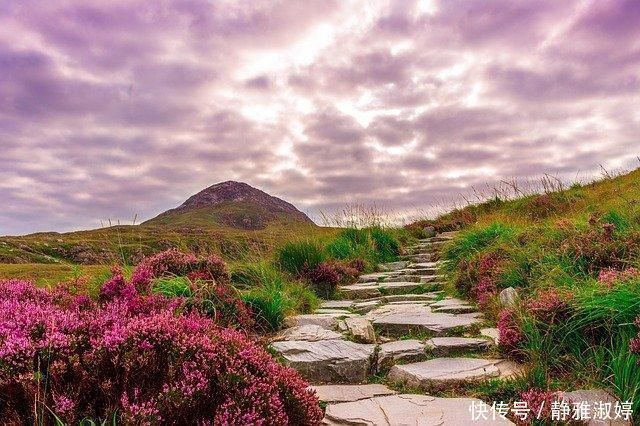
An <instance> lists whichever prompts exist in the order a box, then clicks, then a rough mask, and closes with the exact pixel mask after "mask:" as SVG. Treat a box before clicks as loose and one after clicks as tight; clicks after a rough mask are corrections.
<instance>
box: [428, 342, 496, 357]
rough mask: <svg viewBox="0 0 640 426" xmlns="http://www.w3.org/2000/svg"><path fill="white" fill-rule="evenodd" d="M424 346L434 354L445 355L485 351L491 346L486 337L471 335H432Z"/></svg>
mask: <svg viewBox="0 0 640 426" xmlns="http://www.w3.org/2000/svg"><path fill="white" fill-rule="evenodd" d="M426 347H427V349H429V350H430V351H431V352H432V353H433V354H434V355H438V356H445V355H453V354H460V353H462V352H481V351H486V350H488V349H489V348H490V347H491V343H490V342H489V341H488V340H487V339H475V338H472V337H434V338H432V339H429V340H427V341H426Z"/></svg>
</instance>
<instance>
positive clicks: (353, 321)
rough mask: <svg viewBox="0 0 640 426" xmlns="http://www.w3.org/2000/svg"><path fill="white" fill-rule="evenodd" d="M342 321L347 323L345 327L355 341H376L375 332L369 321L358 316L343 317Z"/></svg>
mask: <svg viewBox="0 0 640 426" xmlns="http://www.w3.org/2000/svg"><path fill="white" fill-rule="evenodd" d="M344 323H345V324H346V325H347V329H348V330H349V332H350V333H351V335H352V336H353V338H354V339H355V340H356V341H357V342H360V343H375V342H376V332H375V331H374V330H373V326H372V325H371V321H369V320H367V319H364V318H360V317H353V318H347V319H345V320H344Z"/></svg>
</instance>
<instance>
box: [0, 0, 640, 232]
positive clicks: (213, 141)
mask: <svg viewBox="0 0 640 426" xmlns="http://www.w3.org/2000/svg"><path fill="white" fill-rule="evenodd" d="M425 3H426V5H427V7H426V8H425V7H423V6H424V5H425ZM639 20H640V6H639V5H638V2H637V1H634V0H622V1H617V0H604V1H597V2H596V1H593V2H581V1H578V0H569V1H562V2H558V1H551V0H549V1H546V0H545V1H542V2H535V3H534V2H530V1H524V0H518V1H504V0H489V1H482V2H468V1H464V0H447V1H444V0H438V1H434V2H432V3H430V2H419V1H412V0H409V1H390V2H374V3H371V2H365V1H362V0H353V1H346V2H338V1H326V0H317V1H316V0H313V1H305V2H300V1H294V0H280V1H276V2H268V1H264V2H263V1H258V2H226V1H221V2H210V1H207V0H171V1H166V2H144V1H142V0H134V1H119V0H117V1H106V0H104V1H103V0H99V1H94V2H90V4H89V3H87V2H83V1H80V0H69V1H50V2H40V1H35V0H21V1H17V0H10V1H8V2H4V3H2V4H1V5H0V141H1V149H2V155H0V197H1V199H2V200H3V209H2V210H0V235H1V234H17V233H25V232H33V231H42V230H72V229H80V228H86V227H91V226H98V225H99V224H100V220H105V219H107V218H111V219H112V220H113V221H116V220H118V219H121V220H122V221H123V222H130V220H131V218H132V217H133V216H134V214H136V213H137V214H138V215H139V217H141V218H147V217H151V216H153V215H155V214H157V213H158V212H160V211H162V210H166V209H168V208H171V207H175V205H177V204H179V203H180V202H182V201H183V200H184V199H185V198H186V197H187V196H189V195H191V194H192V193H195V192H197V191H199V190H200V189H202V188H204V187H207V186H209V185H211V184H213V183H215V182H218V181H223V180H229V179H234V180H242V181H246V182H248V183H250V184H253V185H256V186H258V187H260V188H262V189H264V190H266V191H268V192H271V193H273V194H275V195H278V196H281V197H284V198H286V199H287V200H289V201H291V202H293V203H294V204H296V205H298V206H299V207H301V208H302V209H303V210H305V211H307V212H308V213H310V214H311V215H312V216H313V217H316V218H318V212H319V211H324V212H330V211H331V210H332V209H338V208H340V207H342V206H343V205H344V204H345V203H355V202H362V203H376V204H377V205H379V206H386V207H389V208H391V207H394V208H398V209H401V210H406V211H414V212H415V211H423V210H426V209H428V208H430V206H432V205H434V204H437V203H441V202H446V203H450V202H451V200H452V199H455V198H456V196H457V195H458V194H459V193H465V192H468V191H470V188H471V187H472V186H474V187H480V186H483V185H484V184H485V183H489V184H494V183H497V182H500V181H501V180H504V179H510V178H512V177H519V178H521V179H530V178H533V177H535V176H538V175H540V174H541V173H551V174H555V175H557V176H558V177H560V178H561V179H565V180H571V179H574V178H575V176H576V173H578V172H579V173H580V176H582V177H586V176H590V175H593V174H596V173H598V171H599V166H600V164H602V165H604V166H605V167H609V168H616V167H625V166H630V165H632V164H634V162H636V161H637V160H636V155H638V152H637V147H638V140H637V135H638V134H639V133H640V118H639V117H638V115H637V109H638V108H637V107H638V105H640V80H639V78H640V77H639V76H638V72H637V70H638V69H640V44H638V42H637V40H639V39H640V26H638V25H637V22H638V21H639Z"/></svg>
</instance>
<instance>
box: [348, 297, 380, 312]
mask: <svg viewBox="0 0 640 426" xmlns="http://www.w3.org/2000/svg"><path fill="white" fill-rule="evenodd" d="M381 303H382V301H380V300H367V301H363V302H356V303H354V305H353V310H354V311H356V312H358V313H360V314H365V313H367V312H369V311H371V310H373V309H375V308H377V307H378V306H379V305H380V304H381Z"/></svg>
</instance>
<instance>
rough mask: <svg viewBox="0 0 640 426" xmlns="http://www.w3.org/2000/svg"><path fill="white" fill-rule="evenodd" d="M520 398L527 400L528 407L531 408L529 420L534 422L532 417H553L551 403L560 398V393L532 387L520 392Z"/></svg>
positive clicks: (546, 418) (541, 418) (543, 418)
mask: <svg viewBox="0 0 640 426" xmlns="http://www.w3.org/2000/svg"><path fill="white" fill-rule="evenodd" d="M520 400H521V401H524V402H526V403H527V407H528V408H529V409H530V410H531V412H530V415H529V422H530V423H532V422H533V421H532V419H536V420H537V419H540V420H550V419H551V404H552V403H553V402H554V401H557V400H558V394H557V393H556V392H552V391H548V390H542V389H537V388H531V389H529V390H527V391H524V392H521V393H520Z"/></svg>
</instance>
